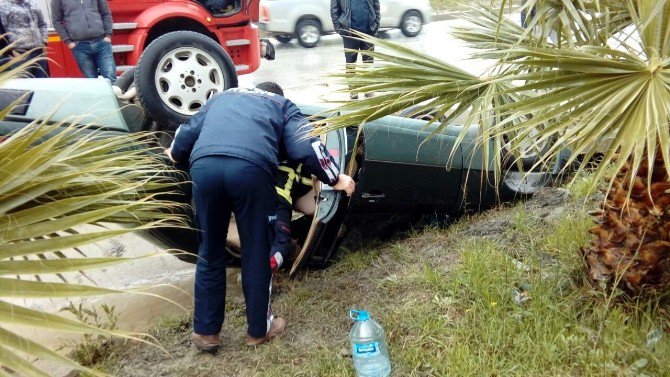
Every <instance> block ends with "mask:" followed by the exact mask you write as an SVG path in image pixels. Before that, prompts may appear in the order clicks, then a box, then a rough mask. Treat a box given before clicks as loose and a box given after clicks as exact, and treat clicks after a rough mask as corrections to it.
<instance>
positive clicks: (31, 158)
mask: <svg viewBox="0 0 670 377" xmlns="http://www.w3.org/2000/svg"><path fill="white" fill-rule="evenodd" d="M27 64H30V62H27V63H26V65H27ZM7 67H8V66H2V67H0V84H1V83H2V82H3V81H5V80H7V79H8V77H9V76H8V74H7V73H6V72H2V70H3V69H6V68H7ZM16 72H18V71H12V75H14V74H15V73H16ZM10 111H11V108H7V109H2V110H0V118H1V117H4V116H5V115H7V114H8V113H9V112H10ZM45 119H46V118H45ZM154 148H155V147H154V146H153V144H151V141H150V139H149V137H148V135H146V134H133V135H130V134H129V135H122V136H110V135H107V134H105V133H104V132H101V131H94V130H91V129H89V128H87V127H85V126H84V127H81V126H73V125H67V124H62V123H61V124H50V123H49V122H48V121H47V120H43V121H36V122H34V123H33V124H31V125H29V126H27V127H25V128H23V129H21V130H19V131H18V132H16V133H15V134H13V135H10V137H9V138H6V139H4V140H3V141H1V142H0V275H3V277H2V278H0V287H1V288H0V291H1V292H2V293H1V294H0V296H2V297H4V298H5V299H0V343H1V344H2V346H1V347H0V365H4V366H6V367H8V368H11V369H13V370H14V371H16V372H18V373H21V374H26V375H48V373H46V371H40V370H39V369H38V368H37V367H36V366H34V365H32V364H31V362H30V360H31V359H32V358H35V357H40V358H46V359H50V360H52V361H56V362H58V363H61V364H64V365H67V366H69V367H72V368H74V369H79V370H81V371H86V372H87V373H91V374H94V375H104V374H102V373H99V372H96V371H92V370H90V369H88V368H85V367H83V366H80V365H78V364H77V363H75V362H74V361H71V360H69V359H68V358H66V357H64V356H61V355H59V354H58V353H56V352H53V351H51V350H48V349H46V348H44V347H42V346H40V345H38V344H36V343H34V342H32V341H30V340H28V339H25V338H23V337H22V336H21V335H19V334H14V333H12V332H9V331H7V330H6V329H3V328H2V326H6V325H27V326H38V327H43V328H48V329H51V330H57V331H66V332H73V333H79V334H103V335H113V336H121V337H123V338H127V339H137V340H140V341H145V340H142V339H141V338H137V337H136V336H135V335H133V334H127V333H123V332H117V331H109V330H102V329H98V328H96V327H95V326H92V325H89V324H86V323H83V322H80V321H77V320H72V319H68V318H65V317H62V316H60V315H57V314H51V313H44V312H40V311H37V310H32V309H27V308H24V307H22V306H20V305H17V304H13V303H10V302H8V301H6V300H7V299H9V298H14V299H16V298H23V297H80V296H90V295H99V294H113V293H118V292H120V290H115V289H108V288H104V287H96V286H88V285H81V284H71V283H69V282H67V280H66V279H65V277H64V275H63V274H64V273H67V272H74V271H79V272H81V273H84V272H83V271H84V270H87V269H91V268H102V267H105V266H110V265H115V264H120V263H124V262H127V261H129V260H135V259H137V258H87V257H85V256H83V255H82V256H81V257H78V258H70V257H68V254H71V253H72V251H74V252H77V253H79V254H80V255H81V254H82V253H81V251H80V250H79V249H78V247H79V246H83V245H86V244H89V243H91V242H96V241H100V240H104V239H108V238H110V237H114V236H117V235H120V234H126V233H130V232H133V231H136V230H143V229H151V228H155V227H159V226H178V227H187V226H188V224H187V219H186V218H185V217H184V216H181V215H176V214H175V213H180V212H181V211H182V210H183V209H182V208H181V207H183V205H181V204H177V203H174V202H170V201H167V200H163V199H161V198H162V197H166V196H164V195H171V194H177V183H178V179H179V178H183V176H182V175H181V174H180V173H179V172H177V171H175V170H173V169H172V168H170V167H168V166H167V165H165V164H164V163H163V162H162V160H161V158H159V157H158V156H157V155H156V153H155V152H153V151H154V150H155V149H154ZM109 222H112V223H114V222H115V223H121V224H126V226H125V227H123V228H121V229H110V228H107V227H106V226H104V225H103V226H102V227H100V225H102V224H104V223H109ZM95 227H97V228H98V229H96V230H95V231H91V230H90V229H94V228H95ZM83 229H86V231H83ZM146 257H149V256H146ZM43 275H53V276H56V277H57V278H58V279H59V280H60V282H58V283H56V282H50V281H47V280H48V279H46V280H45V279H42V276H43ZM27 276H28V277H30V276H32V278H26V277H27ZM84 276H85V275H84ZM129 291H130V292H137V293H138V294H144V295H152V294H150V293H146V292H141V291H140V290H139V289H134V290H129ZM26 356H28V358H26ZM0 374H3V375H4V374H6V373H4V371H2V369H0Z"/></svg>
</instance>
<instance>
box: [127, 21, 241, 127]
mask: <svg viewBox="0 0 670 377" xmlns="http://www.w3.org/2000/svg"><path fill="white" fill-rule="evenodd" d="M135 83H136V86H137V95H138V98H139V100H140V103H141V104H142V106H143V107H144V108H145V109H146V110H147V112H148V113H149V116H150V117H151V118H152V119H153V120H155V121H156V122H158V124H160V125H161V126H163V127H166V130H174V129H176V128H177V126H178V125H179V124H182V123H186V122H188V120H189V118H190V116H191V115H193V114H195V113H196V112H197V111H198V110H199V109H200V107H202V106H203V105H204V104H205V102H207V100H208V99H209V98H211V97H212V96H213V95H214V94H216V93H219V92H222V91H224V90H226V89H228V88H232V87H236V86H237V73H236V72H235V65H234V64H233V61H232V60H231V59H230V56H228V53H227V52H226V51H225V50H224V49H223V47H221V45H220V44H218V43H217V42H216V41H214V40H213V39H212V38H209V37H207V36H205V35H203V34H200V33H196V32H192V31H174V32H171V33H167V34H164V35H162V36H160V37H158V38H157V39H156V40H154V41H153V42H151V44H149V46H147V48H146V49H145V50H144V52H143V53H142V56H141V57H140V60H139V62H138V63H137V70H136V71H135Z"/></svg>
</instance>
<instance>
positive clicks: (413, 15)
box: [400, 10, 423, 37]
mask: <svg viewBox="0 0 670 377" xmlns="http://www.w3.org/2000/svg"><path fill="white" fill-rule="evenodd" d="M422 27H423V17H421V13H419V12H418V11H415V10H410V11H407V12H405V14H404V15H403V16H402V19H401V20H400V31H402V33H403V34H404V35H405V36H406V37H416V36H417V34H419V32H421V28H422Z"/></svg>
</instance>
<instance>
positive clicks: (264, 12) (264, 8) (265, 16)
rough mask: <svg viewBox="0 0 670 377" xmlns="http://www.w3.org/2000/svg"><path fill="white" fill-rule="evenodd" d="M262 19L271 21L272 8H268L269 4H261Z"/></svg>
mask: <svg viewBox="0 0 670 377" xmlns="http://www.w3.org/2000/svg"><path fill="white" fill-rule="evenodd" d="M260 20H261V21H265V22H268V21H270V10H268V6H267V5H264V4H261V11H260Z"/></svg>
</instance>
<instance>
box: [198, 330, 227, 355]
mask: <svg viewBox="0 0 670 377" xmlns="http://www.w3.org/2000/svg"><path fill="white" fill-rule="evenodd" d="M191 341H192V342H193V345H194V346H195V348H197V349H198V350H199V351H202V352H208V353H215V352H216V351H218V350H219V346H220V345H221V340H220V339H219V335H218V334H217V335H200V334H196V333H193V334H192V335H191Z"/></svg>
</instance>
